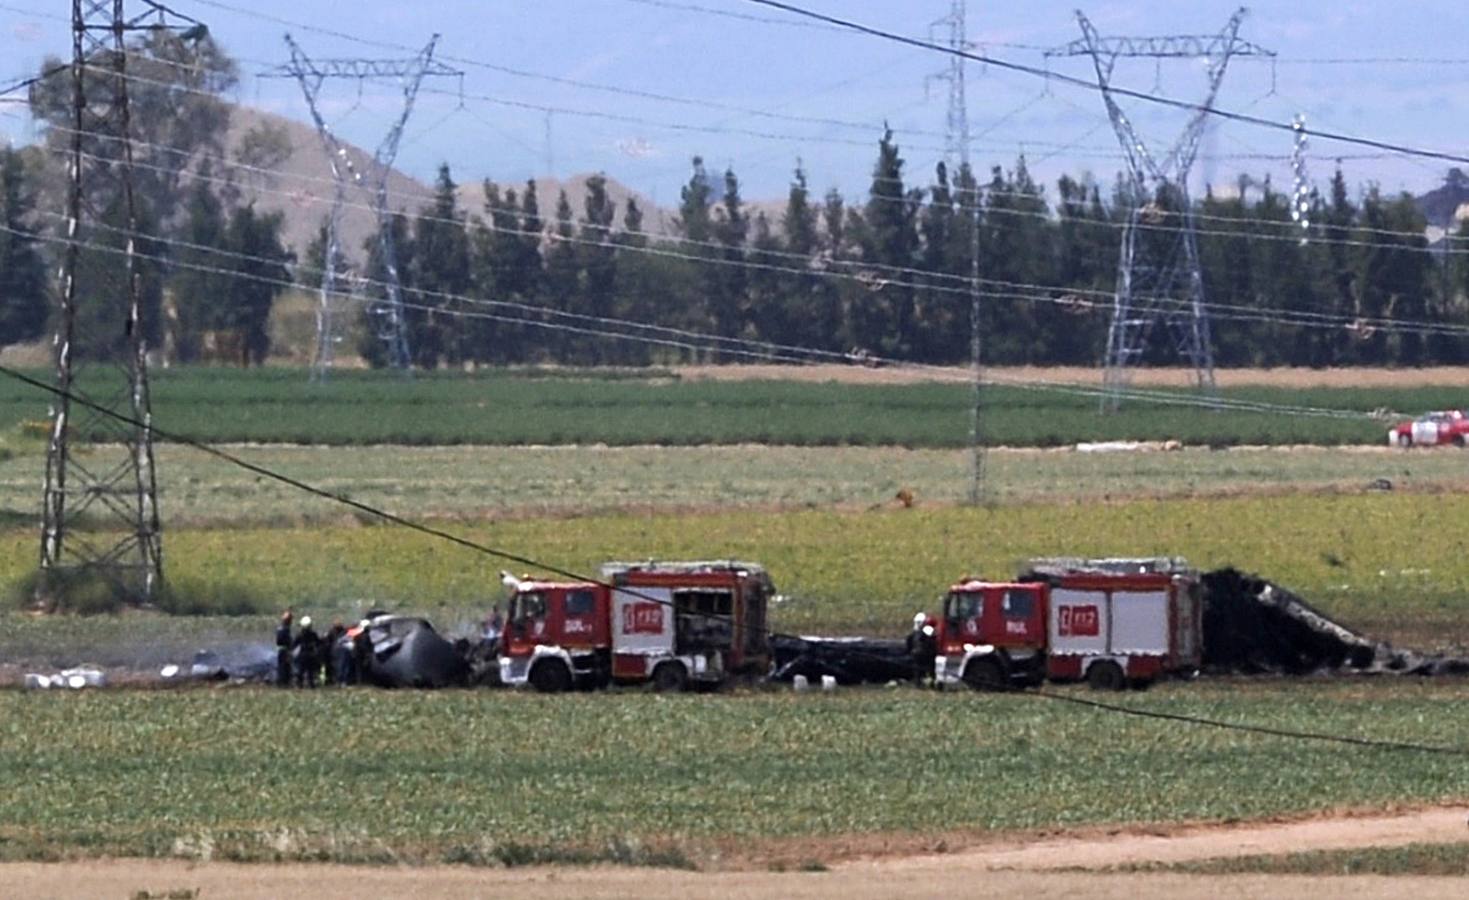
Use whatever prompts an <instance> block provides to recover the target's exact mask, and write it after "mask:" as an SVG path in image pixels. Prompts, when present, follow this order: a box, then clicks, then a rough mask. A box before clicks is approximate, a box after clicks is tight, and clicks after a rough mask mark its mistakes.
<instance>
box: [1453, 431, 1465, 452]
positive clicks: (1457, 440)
mask: <svg viewBox="0 0 1469 900" xmlns="http://www.w3.org/2000/svg"><path fill="white" fill-rule="evenodd" d="M1464 444H1465V440H1464V436H1463V435H1462V434H1456V435H1454V446H1455V447H1458V448H1459V449H1460V450H1462V449H1464Z"/></svg>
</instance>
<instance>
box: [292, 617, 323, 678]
mask: <svg viewBox="0 0 1469 900" xmlns="http://www.w3.org/2000/svg"><path fill="white" fill-rule="evenodd" d="M295 649H296V687H305V688H314V687H316V676H317V675H318V674H319V673H320V672H321V635H319V634H317V633H316V629H314V628H312V627H311V626H310V625H307V624H304V621H303V624H302V626H301V630H300V632H298V633H297V634H296V646H295Z"/></svg>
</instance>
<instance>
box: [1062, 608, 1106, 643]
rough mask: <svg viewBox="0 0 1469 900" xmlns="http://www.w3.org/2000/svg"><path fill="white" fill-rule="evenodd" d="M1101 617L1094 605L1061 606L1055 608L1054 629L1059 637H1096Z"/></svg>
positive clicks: (1100, 626)
mask: <svg viewBox="0 0 1469 900" xmlns="http://www.w3.org/2000/svg"><path fill="white" fill-rule="evenodd" d="M1101 630H1102V617H1101V615H1100V613H1099V612H1098V610H1097V607H1095V606H1063V607H1061V608H1060V609H1058V610H1056V631H1057V633H1058V634H1059V635H1060V636H1061V637H1096V636H1097V635H1098V634H1100V633H1101Z"/></svg>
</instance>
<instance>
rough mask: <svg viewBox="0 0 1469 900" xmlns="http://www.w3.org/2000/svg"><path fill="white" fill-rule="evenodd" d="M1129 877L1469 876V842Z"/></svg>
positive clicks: (1213, 863)
mask: <svg viewBox="0 0 1469 900" xmlns="http://www.w3.org/2000/svg"><path fill="white" fill-rule="evenodd" d="M1123 871H1129V872H1189V873H1193V874H1198V875H1236V874H1244V873H1259V874H1262V875H1388V876H1392V875H1433V876H1441V877H1462V876H1465V875H1469V842H1466V843H1462V844H1409V845H1407V846H1405V847H1370V848H1366V849H1357V850H1317V851H1312V852H1309V853H1282V854H1279V855H1276V856H1239V857H1234V858H1231V859H1212V860H1203V861H1201V862H1186V863H1173V864H1169V865H1146V866H1129V867H1126V868H1125V869H1124V870H1123Z"/></svg>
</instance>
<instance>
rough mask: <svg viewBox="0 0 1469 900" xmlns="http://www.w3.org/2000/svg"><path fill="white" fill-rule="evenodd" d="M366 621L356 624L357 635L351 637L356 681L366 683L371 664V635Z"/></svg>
mask: <svg viewBox="0 0 1469 900" xmlns="http://www.w3.org/2000/svg"><path fill="white" fill-rule="evenodd" d="M368 624H369V623H368V621H367V620H366V619H363V620H362V621H361V622H359V623H357V629H356V631H357V633H356V634H355V635H353V636H352V668H353V670H354V671H353V674H354V676H355V677H356V680H358V681H361V682H365V681H367V672H368V668H367V667H368V665H369V664H370V663H371V662H372V634H371V629H370V628H369V627H368Z"/></svg>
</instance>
